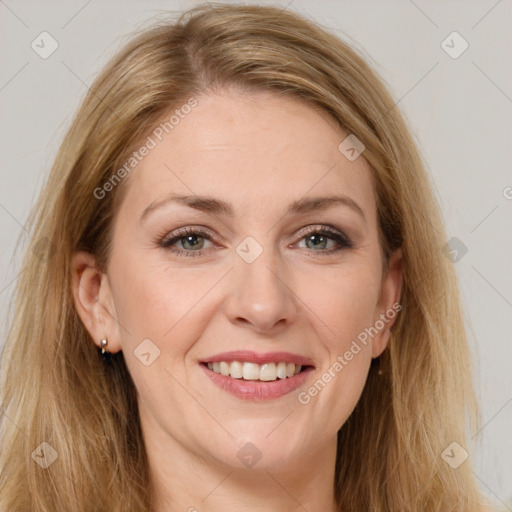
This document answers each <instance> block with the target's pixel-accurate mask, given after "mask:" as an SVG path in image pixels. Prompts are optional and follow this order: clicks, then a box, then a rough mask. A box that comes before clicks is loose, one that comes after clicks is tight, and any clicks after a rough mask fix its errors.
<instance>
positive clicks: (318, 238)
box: [300, 226, 352, 254]
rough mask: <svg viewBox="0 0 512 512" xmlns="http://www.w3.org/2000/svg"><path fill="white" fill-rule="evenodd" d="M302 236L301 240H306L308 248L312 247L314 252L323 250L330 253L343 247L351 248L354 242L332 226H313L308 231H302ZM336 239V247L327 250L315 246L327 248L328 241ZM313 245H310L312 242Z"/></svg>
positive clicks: (322, 251)
mask: <svg viewBox="0 0 512 512" xmlns="http://www.w3.org/2000/svg"><path fill="white" fill-rule="evenodd" d="M301 235H302V238H301V240H300V241H302V240H305V243H306V248H307V249H311V250H312V251H313V252H321V253H326V254H330V253H333V252H338V251H340V250H342V249H346V248H351V247H352V242H351V241H350V240H349V239H348V237H346V236H345V235H344V234H343V233H341V232H340V231H338V230H336V229H334V228H331V227H330V226H320V227H318V226H311V227H309V228H308V229H307V231H305V232H304V231H303V232H302V233H301ZM329 240H331V241H334V242H335V244H334V247H331V248H329V249H327V250H317V249H315V248H320V249H326V245H327V243H328V241H329ZM310 243H311V245H308V244H310Z"/></svg>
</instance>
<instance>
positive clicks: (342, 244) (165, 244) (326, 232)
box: [159, 226, 352, 257]
mask: <svg viewBox="0 0 512 512" xmlns="http://www.w3.org/2000/svg"><path fill="white" fill-rule="evenodd" d="M192 235H197V236H199V237H201V238H205V239H207V240H209V241H211V237H210V235H209V234H208V233H206V232H205V231H203V230H201V229H199V228H197V229H196V228H192V227H187V228H182V229H180V230H177V231H175V232H173V233H171V234H170V238H167V237H164V238H163V239H162V235H161V236H160V237H159V238H160V239H161V242H160V243H159V245H160V247H162V248H164V249H167V250H169V251H171V252H173V253H175V254H176V255H177V256H180V257H190V256H192V257H198V256H201V255H203V253H204V252H206V251H208V249H200V250H198V251H193V250H187V249H175V248H173V247H171V246H172V245H173V244H174V243H176V242H178V241H180V240H182V239H184V238H186V237H187V236H192ZM310 235H323V236H327V237H328V238H330V239H331V240H334V241H335V242H337V244H338V247H335V248H331V249H326V250H321V251H315V250H314V249H309V250H310V251H312V252H314V253H316V252H320V253H323V254H324V255H330V254H333V253H336V252H339V251H341V250H343V249H350V248H351V247H352V242H351V241H350V240H349V239H348V238H347V237H346V236H345V235H344V234H342V233H340V232H339V231H337V230H335V229H333V228H331V227H329V226H322V227H312V228H311V229H309V230H308V231H307V232H305V233H303V234H302V237H301V238H300V240H299V241H301V240H303V239H304V238H306V237H307V236H310ZM183 252H185V253H186V256H182V253H183Z"/></svg>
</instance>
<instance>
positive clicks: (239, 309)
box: [225, 247, 300, 334]
mask: <svg viewBox="0 0 512 512" xmlns="http://www.w3.org/2000/svg"><path fill="white" fill-rule="evenodd" d="M262 249H263V248H262ZM241 254H242V253H241ZM286 265H287V264H286V263H285V262H283V261H282V260H281V259H279V258H278V257H277V256H276V255H275V254H274V252H273V251H272V249H270V248H268V247H265V248H264V249H263V251H262V252H261V254H260V255H259V256H258V257H257V258H256V259H255V260H254V261H252V262H250V259H249V260H246V259H244V257H243V255H242V256H239V255H238V254H237V255H236V258H235V266H234V268H233V271H232V272H230V273H229V276H230V277H229V278H230V286H229V295H228V297H227V299H226V303H225V311H226V314H227V315H228V318H229V319H230V321H231V322H233V323H238V324H240V325H242V326H244V325H245V327H250V328H251V329H252V330H253V331H255V332H258V333H266V334H277V332H278V331H280V330H282V329H283V328H286V326H288V325H290V324H291V323H293V322H294V321H295V319H296V317H297V311H298V307H297V305H298V297H297V295H296V293H295V292H294V289H293V288H294V283H293V275H292V272H290V268H288V267H287V266H286ZM299 302H300V301H299Z"/></svg>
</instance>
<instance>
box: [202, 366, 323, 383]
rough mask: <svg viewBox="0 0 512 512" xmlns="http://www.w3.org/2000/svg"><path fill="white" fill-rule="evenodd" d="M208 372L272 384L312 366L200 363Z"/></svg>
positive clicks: (241, 379)
mask: <svg viewBox="0 0 512 512" xmlns="http://www.w3.org/2000/svg"><path fill="white" fill-rule="evenodd" d="M201 364H202V365H203V366H206V367H207V368H208V369H209V370H211V371H213V372H215V373H217V374H220V375H224V377H230V378H232V379H237V380H240V381H259V382H274V381H276V380H285V379H290V378H291V377H294V376H295V375H298V374H299V373H303V372H305V371H308V370H310V369H313V366H309V365H300V364H298V365H296V364H294V363H288V362H285V361H280V362H270V363H264V364H257V363H250V362H241V361H218V362H213V363H212V362H204V363H201Z"/></svg>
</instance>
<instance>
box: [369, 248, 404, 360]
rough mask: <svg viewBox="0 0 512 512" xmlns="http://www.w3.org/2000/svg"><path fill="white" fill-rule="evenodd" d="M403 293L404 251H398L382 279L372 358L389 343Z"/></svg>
mask: <svg viewBox="0 0 512 512" xmlns="http://www.w3.org/2000/svg"><path fill="white" fill-rule="evenodd" d="M401 291H402V250H401V249H397V250H395V251H394V252H393V253H392V254H391V255H390V257H389V263H388V268H387V272H386V273H385V274H384V276H383V278H382V284H381V293H380V297H379V301H378V303H377V306H376V308H375V317H374V323H373V326H374V327H375V328H376V329H377V330H378V333H377V334H376V335H375V337H374V338H373V339H372V358H376V357H379V356H380V355H381V354H382V352H384V350H385V349H386V347H387V345H388V343H389V339H390V337H391V332H390V329H391V327H392V326H393V324H394V323H395V321H396V318H397V316H398V314H399V311H400V309H401V307H399V302H400V295H401ZM382 324H383V325H382ZM381 327H382V328H381Z"/></svg>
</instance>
